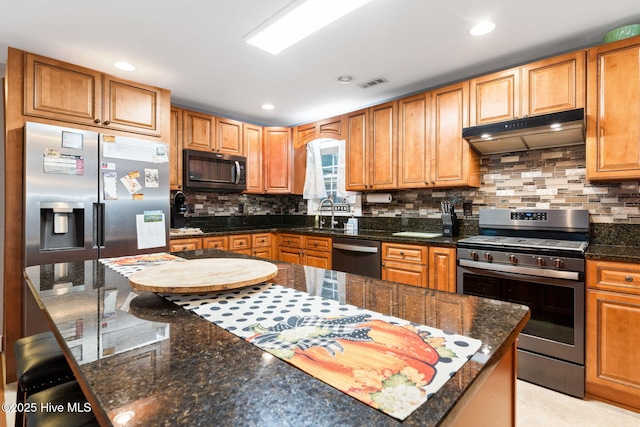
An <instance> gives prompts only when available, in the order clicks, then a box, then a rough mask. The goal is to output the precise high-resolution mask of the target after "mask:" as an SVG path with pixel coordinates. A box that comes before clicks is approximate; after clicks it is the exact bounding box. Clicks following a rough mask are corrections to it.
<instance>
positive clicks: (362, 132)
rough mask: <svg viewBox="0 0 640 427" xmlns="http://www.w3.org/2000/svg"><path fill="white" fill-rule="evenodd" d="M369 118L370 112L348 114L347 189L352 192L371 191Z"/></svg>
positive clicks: (361, 111) (362, 111)
mask: <svg viewBox="0 0 640 427" xmlns="http://www.w3.org/2000/svg"><path fill="white" fill-rule="evenodd" d="M368 118H369V110H360V111H356V112H353V113H349V114H347V120H346V121H347V139H346V163H347V164H346V175H347V176H346V187H347V189H348V190H352V191H363V190H368V189H370V187H369V163H368V161H369V154H368V147H367V121H368Z"/></svg>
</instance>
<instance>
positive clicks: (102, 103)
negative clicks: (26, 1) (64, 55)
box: [24, 53, 170, 137]
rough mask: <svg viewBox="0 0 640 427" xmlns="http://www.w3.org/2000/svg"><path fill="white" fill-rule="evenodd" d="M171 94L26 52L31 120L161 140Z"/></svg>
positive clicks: (28, 105)
mask: <svg viewBox="0 0 640 427" xmlns="http://www.w3.org/2000/svg"><path fill="white" fill-rule="evenodd" d="M169 96H170V95H169V91H167V90H165V89H160V88H156V87H153V86H147V85H142V84H140V83H134V82H131V81H128V80H124V79H120V78H117V77H113V76H110V75H107V74H103V73H99V72H97V71H94V70H90V69H88V68H83V67H79V66H76V65H73V64H68V63H66V62H61V61H57V60H54V59H50V58H46V57H42V56H39V55H34V54H31V53H25V105H24V108H25V111H24V113H25V115H27V116H36V117H42V118H46V119H51V120H58V121H65V122H71V123H77V124H81V125H88V126H98V127H101V128H104V129H111V130H120V131H125V132H134V133H139V134H144V135H149V136H154V137H161V136H162V123H161V120H162V110H163V105H164V104H165V102H166V103H168V99H169ZM165 98H166V99H165ZM167 113H168V112H167Z"/></svg>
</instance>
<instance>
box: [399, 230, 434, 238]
mask: <svg viewBox="0 0 640 427" xmlns="http://www.w3.org/2000/svg"><path fill="white" fill-rule="evenodd" d="M393 236H398V237H418V238H421V239H433V238H434V237H442V233H423V232H420V231H400V232H398V233H393Z"/></svg>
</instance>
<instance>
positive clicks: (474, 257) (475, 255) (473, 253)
mask: <svg viewBox="0 0 640 427" xmlns="http://www.w3.org/2000/svg"><path fill="white" fill-rule="evenodd" d="M469 256H470V257H471V259H472V260H474V261H477V260H478V258H479V257H478V252H476V251H471V252H469Z"/></svg>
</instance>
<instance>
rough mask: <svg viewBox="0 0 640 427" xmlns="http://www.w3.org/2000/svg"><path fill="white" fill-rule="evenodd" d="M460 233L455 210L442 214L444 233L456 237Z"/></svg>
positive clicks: (446, 235)
mask: <svg viewBox="0 0 640 427" xmlns="http://www.w3.org/2000/svg"><path fill="white" fill-rule="evenodd" d="M458 233H459V227H458V217H457V216H456V213H455V212H451V213H448V214H443V215H442V235H443V236H445V237H454V236H457V235H458Z"/></svg>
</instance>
